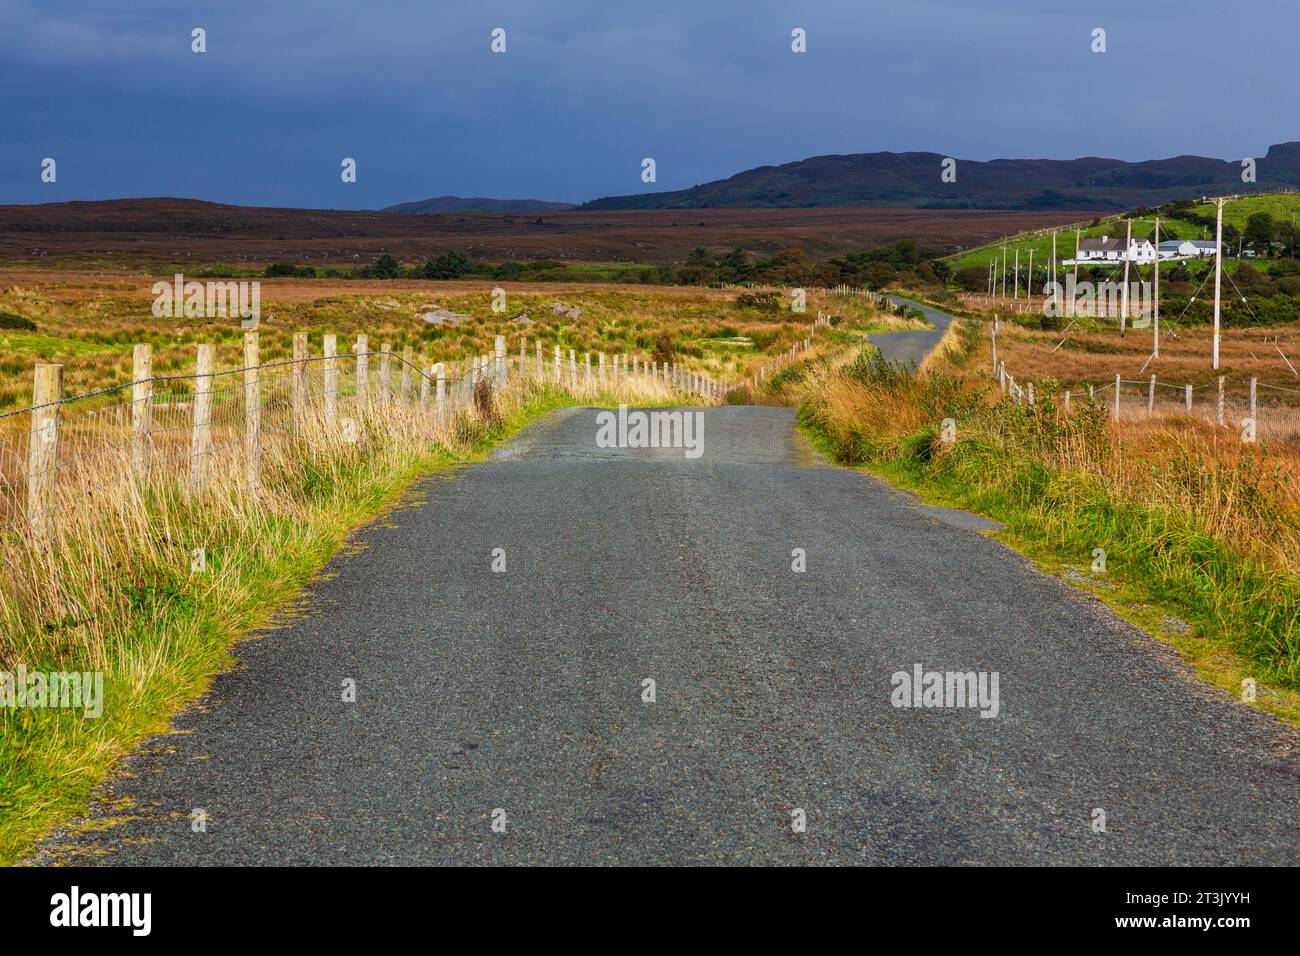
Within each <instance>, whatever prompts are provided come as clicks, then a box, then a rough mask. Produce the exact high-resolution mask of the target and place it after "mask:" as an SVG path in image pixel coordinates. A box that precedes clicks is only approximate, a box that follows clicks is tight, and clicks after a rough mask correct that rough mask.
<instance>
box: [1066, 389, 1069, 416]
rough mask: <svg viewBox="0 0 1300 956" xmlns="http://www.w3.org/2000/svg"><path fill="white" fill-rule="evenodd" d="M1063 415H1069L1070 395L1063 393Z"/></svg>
mask: <svg viewBox="0 0 1300 956" xmlns="http://www.w3.org/2000/svg"><path fill="white" fill-rule="evenodd" d="M1065 413H1066V414H1067V415H1068V414H1070V393H1069V392H1066V393H1065Z"/></svg>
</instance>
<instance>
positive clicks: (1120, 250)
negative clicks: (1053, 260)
mask: <svg viewBox="0 0 1300 956" xmlns="http://www.w3.org/2000/svg"><path fill="white" fill-rule="evenodd" d="M1161 245H1164V243H1161ZM1125 259H1127V260H1128V261H1129V262H1154V261H1155V259H1156V250H1155V247H1154V246H1152V245H1151V240H1150V239H1134V240H1133V241H1132V242H1130V243H1129V247H1128V252H1127V254H1126V253H1125V251H1124V240H1123V239H1112V238H1110V237H1109V236H1102V237H1101V238H1100V239H1084V240H1083V241H1082V242H1080V243H1079V261H1080V262H1123V261H1124V260H1125Z"/></svg>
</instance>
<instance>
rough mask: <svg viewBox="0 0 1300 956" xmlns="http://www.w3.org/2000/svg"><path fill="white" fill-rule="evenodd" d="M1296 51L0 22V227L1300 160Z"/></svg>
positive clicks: (668, 6) (1194, 29)
mask: <svg viewBox="0 0 1300 956" xmlns="http://www.w3.org/2000/svg"><path fill="white" fill-rule="evenodd" d="M124 10H125V11H127V12H123V11H124ZM1080 11H1082V12H1080ZM195 27H203V28H204V29H205V30H206V31H207V52H206V53H204V54H195V53H192V52H191V50H190V43H191V40H190V34H191V30H192V29H193V28H195ZM494 27H502V28H504V29H505V30H506V38H507V51H506V52H505V53H504V54H493V53H492V52H491V51H490V49H489V43H490V33H491V31H492V29H493V28H494ZM795 27H802V28H804V29H805V30H806V31H807V37H808V52H807V53H806V54H795V53H792V52H791V50H790V31H791V30H792V29H793V28H795ZM1094 27H1103V28H1104V29H1106V31H1107V52H1105V53H1104V54H1095V53H1093V52H1091V50H1090V42H1091V38H1090V34H1091V31H1092V29H1093V28H1094ZM1298 28H1300V3H1297V0H1239V2H1235V3H1232V4H1226V3H1213V2H1208V0H1200V2H1178V3H1175V2H1172V0H1146V2H1143V3H1132V2H1120V0H1100V2H1098V0H1092V2H1089V3H1087V4H1077V3H1067V2H1062V0H979V2H976V0H968V2H958V0H811V2H802V3H788V2H787V3H777V2H767V0H747V2H731V0H725V2H723V0H712V2H710V0H694V2H675V0H654V2H648V3H647V2H639V3H627V2H619V0H606V2H570V0H529V2H519V3H509V2H493V0H475V2H471V3H466V2H458V3H451V2H445V0H423V2H408V0H366V2H340V0H310V2H307V0H274V2H272V0H259V2H253V0H221V2H198V3H185V4H178V3H176V2H174V0H171V2H164V0H115V2H113V3H109V4H106V3H102V2H86V0H82V2H72V0H40V2H39V3H38V2H33V0H0V124H2V125H0V129H2V132H0V203H14V202H19V203H29V202H52V201H63V200H69V199H105V198H118V197H129V196H187V197H193V198H201V199H211V200H215V201H221V202H234V203H244V204H251V205H281V206H309V207H323V208H378V207H382V206H386V205H390V204H392V203H396V202H402V201H407V200H415V199H422V198H425V197H428V196H434V195H441V194H454V195H481V196H492V197H508V198H522V197H529V198H538V199H554V200H565V201H571V202H579V201H582V200H586V199H592V198H596V197H598V196H602V195H610V194H621V193H633V192H641V191H648V190H662V189H678V188H684V187H688V186H691V185H694V184H696V183H700V182H706V181H708V180H712V179H718V178H723V177H725V176H728V175H731V174H732V173H735V172H739V171H740V170H742V169H747V168H750V167H753V166H757V165H762V164H767V163H782V162H789V161H791V160H796V159H802V158H804V157H807V156H813V155H818V154H823V153H853V152H869V151H874V150H898V151H902V150H914V149H915V150H931V151H934V152H939V153H944V154H946V155H951V156H956V157H959V158H963V159H979V160H986V159H994V158H999V157H1007V158H1020V157H1051V158H1073V157H1076V156H1087V155H1093V156H1098V155H1100V156H1113V157H1118V158H1121V159H1149V158H1156V157H1165V156H1173V155H1178V154H1182V153H1197V154H1201V155H1208V156H1217V157H1220V158H1224V159H1239V158H1242V157H1244V156H1262V155H1263V153H1264V151H1265V150H1266V149H1267V147H1268V145H1269V144H1270V143H1276V142H1284V141H1288V140H1295V139H1300V97H1297V96H1296V90H1297V85H1300V79H1297V77H1298V76H1300V74H1297V72H1296V70H1295V68H1294V65H1293V64H1294V58H1295V42H1296V37H1297V36H1298V35H1300V29H1298ZM47 156H50V157H54V158H55V159H56V160H57V162H58V181H57V182H56V183H42V182H41V179H40V171H41V160H42V159H43V158H44V157H47ZM645 156H652V157H654V158H655V160H656V164H657V171H658V182H657V183H656V184H654V185H653V186H647V185H645V184H643V183H642V182H641V179H640V172H641V166H640V163H641V159H642V157H645ZM343 157H354V158H355V159H356V160H357V164H358V178H357V182H356V183H353V184H345V183H343V182H341V180H340V176H339V171H340V162H341V160H342V159H343Z"/></svg>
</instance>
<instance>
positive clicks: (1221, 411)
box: [1218, 375, 1223, 428]
mask: <svg viewBox="0 0 1300 956" xmlns="http://www.w3.org/2000/svg"><path fill="white" fill-rule="evenodd" d="M1218 422H1219V427H1220V428H1222V427H1223V376H1222V375H1220V376H1219V414H1218Z"/></svg>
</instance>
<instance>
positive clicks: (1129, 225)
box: [1119, 219, 1133, 339]
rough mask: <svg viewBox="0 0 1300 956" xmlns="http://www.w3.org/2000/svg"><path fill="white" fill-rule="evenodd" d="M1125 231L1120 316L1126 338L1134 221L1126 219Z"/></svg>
mask: <svg viewBox="0 0 1300 956" xmlns="http://www.w3.org/2000/svg"><path fill="white" fill-rule="evenodd" d="M1124 223H1125V230H1124V288H1123V290H1122V291H1123V308H1122V309H1121V310H1120V314H1119V337H1120V338H1121V339H1122V338H1123V337H1124V332H1125V329H1126V328H1127V326H1128V261H1129V259H1130V258H1132V253H1133V220H1132V219H1125V220H1124Z"/></svg>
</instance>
